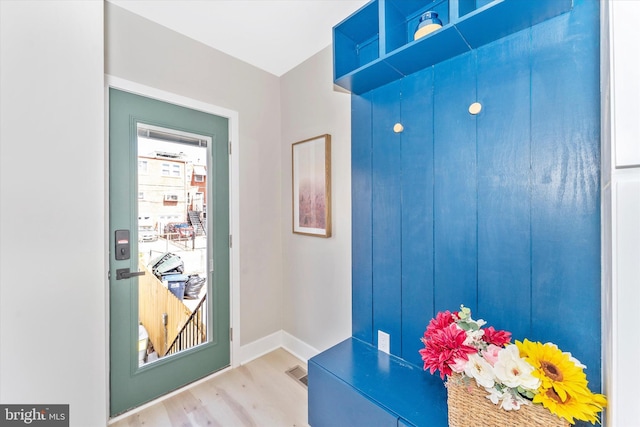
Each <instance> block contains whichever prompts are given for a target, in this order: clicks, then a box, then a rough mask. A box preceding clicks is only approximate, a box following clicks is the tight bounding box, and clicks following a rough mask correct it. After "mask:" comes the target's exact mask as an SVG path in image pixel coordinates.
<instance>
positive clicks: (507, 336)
mask: <svg viewBox="0 0 640 427" xmlns="http://www.w3.org/2000/svg"><path fill="white" fill-rule="evenodd" d="M482 340H483V341H485V342H487V343H489V344H493V345H497V346H498V347H503V346H504V345H505V344H507V343H509V342H510V341H511V332H507V331H496V330H495V329H494V328H493V326H489V327H488V328H486V329H485V330H484V335H483V336H482Z"/></svg>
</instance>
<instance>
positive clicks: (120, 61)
mask: <svg viewBox="0 0 640 427" xmlns="http://www.w3.org/2000/svg"><path fill="white" fill-rule="evenodd" d="M105 31H106V33H105V37H106V40H105V42H106V43H105V45H106V47H105V54H106V56H105V58H106V64H105V72H106V73H107V74H109V75H112V76H116V77H119V78H122V79H126V80H129V81H133V82H136V83H139V84H143V85H146V86H150V87H153V88H155V89H160V90H163V91H166V92H171V93H175V94H178V95H181V96H186V97H189V98H192V99H195V100H198V101H203V102H206V103H209V104H212V105H215V106H218V107H222V108H226V109H230V110H234V111H236V112H238V114H239V126H240V128H239V131H240V144H239V146H240V150H239V152H238V153H234V155H237V156H240V171H239V173H240V177H239V180H240V236H234V242H236V243H237V244H238V243H239V244H240V286H241V288H240V316H241V318H240V325H239V328H240V342H241V344H242V345H244V344H248V343H251V342H252V341H255V340H257V339H260V338H263V337H265V336H267V335H269V334H272V333H275V332H277V331H279V330H281V329H282V315H281V313H282V250H281V246H282V242H281V233H280V217H281V216H282V211H281V209H282V207H281V204H280V198H281V194H280V179H281V167H280V161H281V159H280V140H281V137H280V135H281V134H280V81H279V79H278V77H276V76H274V75H272V74H269V73H266V72H264V71H262V70H260V69H258V68H255V67H253V66H251V65H249V64H247V63H245V62H242V61H239V60H237V59H235V58H232V57H230V56H228V55H226V54H224V53H222V52H220V51H217V50H215V49H212V48H210V47H208V46H206V45H204V44H201V43H198V42H196V41H194V40H192V39H190V38H188V37H185V36H183V35H180V34H178V33H176V32H174V31H172V30H169V29H167V28H165V27H162V26H160V25H158V24H155V23H153V22H151V21H148V20H146V19H143V18H141V17H139V16H137V15H135V14H132V13H130V12H128V11H126V10H124V9H122V8H119V7H117V6H114V5H113V4H111V3H107V2H105ZM235 326H236V327H238V325H235Z"/></svg>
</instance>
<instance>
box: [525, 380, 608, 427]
mask: <svg viewBox="0 0 640 427" xmlns="http://www.w3.org/2000/svg"><path fill="white" fill-rule="evenodd" d="M584 392H585V394H580V395H575V396H574V395H571V394H568V395H567V399H566V400H565V401H564V402H563V401H562V400H561V399H560V396H558V394H557V393H556V392H555V391H554V390H553V389H552V388H550V389H547V390H543V391H541V392H540V393H538V394H536V395H535V396H534V397H533V403H541V404H542V406H544V407H545V408H547V409H548V410H549V411H550V412H551V413H552V414H555V415H557V416H559V417H561V418H564V419H565V420H567V421H569V422H570V423H571V424H574V423H575V421H574V418H575V419H578V420H582V421H589V422H590V423H591V424H595V423H596V422H598V423H599V422H600V419H599V417H598V412H600V411H602V408H604V407H605V406H607V399H606V398H605V397H604V396H603V395H602V394H594V393H591V392H590V391H589V390H588V389H587V390H584Z"/></svg>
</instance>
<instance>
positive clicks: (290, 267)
mask: <svg viewBox="0 0 640 427" xmlns="http://www.w3.org/2000/svg"><path fill="white" fill-rule="evenodd" d="M332 64H333V59H332V49H331V47H327V48H325V49H323V50H322V51H320V52H319V53H318V54H316V55H314V56H312V57H311V58H309V59H308V60H307V61H305V62H304V63H302V64H300V65H299V66H298V67H296V68H294V69H293V70H291V71H289V72H288V73H286V74H285V75H283V76H282V77H281V82H280V85H281V111H282V146H281V163H282V190H281V192H282V194H283V197H282V246H283V250H282V254H283V261H284V262H283V278H284V289H283V304H284V307H283V308H284V311H283V316H284V319H283V329H284V330H285V331H286V332H288V333H289V334H291V335H293V336H294V337H297V338H298V339H300V340H302V341H304V342H305V343H307V344H308V345H310V346H311V347H313V348H315V349H317V350H325V349H326V348H328V347H330V346H332V345H334V344H336V343H337V342H339V341H341V340H342V339H344V338H347V337H349V336H351V97H350V95H349V94H348V93H345V92H343V91H341V90H339V88H337V89H334V85H333V81H332V76H333V70H332ZM325 133H328V134H330V135H331V148H332V153H331V154H332V155H331V167H332V177H331V179H332V194H331V195H332V200H331V204H332V211H333V215H332V220H333V236H332V237H331V238H329V239H323V238H319V237H309V236H303V235H298V234H293V233H292V232H291V221H292V213H291V204H292V200H291V144H293V143H294V142H297V141H302V140H305V139H308V138H312V137H314V136H318V135H322V134H325Z"/></svg>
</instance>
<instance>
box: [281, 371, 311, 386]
mask: <svg viewBox="0 0 640 427" xmlns="http://www.w3.org/2000/svg"><path fill="white" fill-rule="evenodd" d="M286 373H287V375H289V376H290V377H291V378H293V379H294V380H296V382H298V383H300V384H302V385H303V386H304V387H307V379H308V375H307V371H306V370H305V369H304V368H303V367H301V366H295V367H293V368H291V369H289V370H288V371H286Z"/></svg>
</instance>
